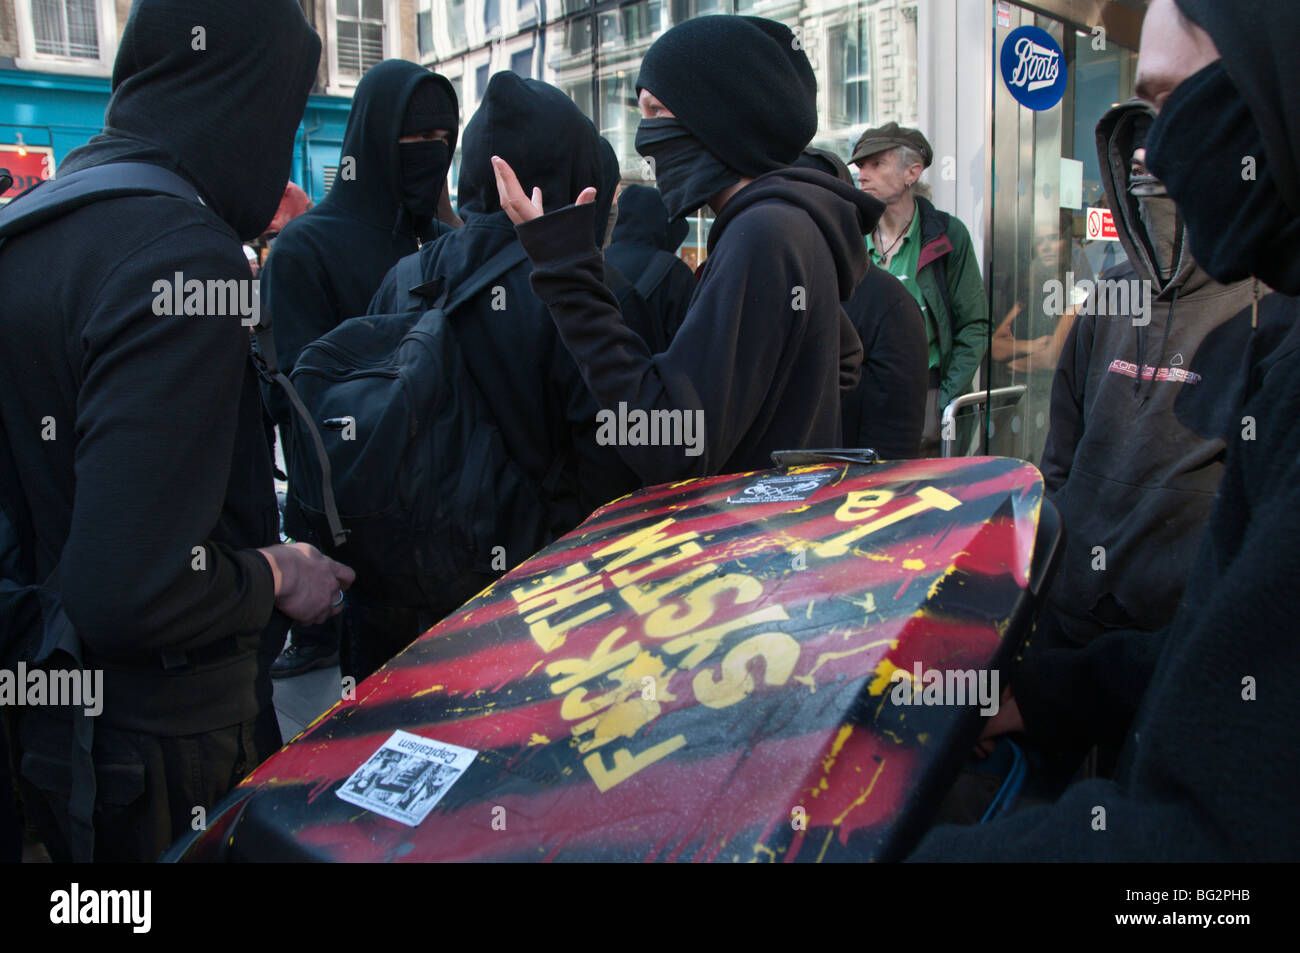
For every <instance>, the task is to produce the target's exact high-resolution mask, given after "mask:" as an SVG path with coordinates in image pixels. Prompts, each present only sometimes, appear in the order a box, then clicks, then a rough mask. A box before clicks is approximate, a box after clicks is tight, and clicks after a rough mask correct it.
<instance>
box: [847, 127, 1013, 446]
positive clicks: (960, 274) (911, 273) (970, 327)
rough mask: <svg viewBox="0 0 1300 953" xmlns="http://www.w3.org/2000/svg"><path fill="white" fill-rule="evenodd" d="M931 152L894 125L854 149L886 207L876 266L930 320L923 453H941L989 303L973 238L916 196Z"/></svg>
mask: <svg viewBox="0 0 1300 953" xmlns="http://www.w3.org/2000/svg"><path fill="white" fill-rule="evenodd" d="M933 159H934V151H933V150H932V149H931V148H930V143H929V142H927V141H926V138H925V136H923V135H921V133H920V132H918V131H917V130H915V129H908V128H905V127H902V126H899V125H898V123H895V122H891V123H888V124H887V125H884V126H881V127H880V128H878V129H868V130H867V131H866V132H864V133H863V134H862V136H861V137H860V138H859V139H858V141H857V144H856V145H854V147H853V157H852V162H853V163H854V164H855V165H856V166H857V167H858V184H859V185H860V186H861V187H862V189H863V191H865V192H868V193H870V194H871V195H874V196H875V197H876V198H878V199H880V201H882V202H884V203H885V213H884V214H883V215H882V216H881V217H880V221H879V222H878V223H877V224H876V227H875V229H874V230H873V231H872V232H871V233H870V234H869V235H868V236H867V248H868V250H869V251H870V252H871V261H872V262H873V263H874V264H877V265H879V266H880V267H882V268H884V269H885V270H887V271H888V272H889V273H890V274H892V275H894V277H896V278H898V279H899V280H900V281H902V282H903V285H904V286H905V287H906V288H907V290H908V291H909V292H911V294H912V297H914V298H915V299H916V303H917V304H918V305H920V307H921V311H922V313H923V314H924V315H925V327H926V335H927V337H928V339H929V367H930V380H929V391H928V395H927V401H926V408H925V430H924V432H923V435H922V439H921V454H922V456H937V455H938V454H939V437H940V434H939V415H940V413H941V412H942V410H943V407H944V406H945V405H946V404H947V403H948V402H949V401H950V400H952V399H953V398H954V397H957V396H959V395H961V394H963V393H965V391H966V390H967V388H969V387H970V383H971V379H972V378H973V377H974V376H975V369H976V368H977V367H979V362H980V359H981V358H983V357H984V350H985V348H986V347H988V335H989V329H988V300H987V298H986V297H985V294H984V283H983V281H982V280H981V279H980V272H979V265H978V263H977V262H976V261H975V250H974V248H973V247H972V245H971V240H970V233H969V232H967V231H966V226H965V225H963V224H962V223H961V221H960V220H959V219H957V218H956V217H955V216H952V215H949V214H948V213H947V212H940V211H939V210H938V209H936V208H935V207H934V205H932V204H931V203H930V202H929V201H928V200H927V199H924V198H922V197H921V196H919V195H916V194H915V188H916V183H917V180H918V179H920V177H921V173H922V172H924V171H925V170H926V169H927V168H929V166H930V163H931V162H932V161H933Z"/></svg>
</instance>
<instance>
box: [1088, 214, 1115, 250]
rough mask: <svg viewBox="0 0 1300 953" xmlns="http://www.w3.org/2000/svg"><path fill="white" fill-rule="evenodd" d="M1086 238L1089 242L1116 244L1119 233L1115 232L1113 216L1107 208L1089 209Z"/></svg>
mask: <svg viewBox="0 0 1300 953" xmlns="http://www.w3.org/2000/svg"><path fill="white" fill-rule="evenodd" d="M1087 213H1088V219H1087V221H1088V232H1087V238H1088V241H1090V242H1117V241H1119V232H1117V231H1115V216H1114V215H1112V214H1111V211H1110V209H1108V208H1093V207H1089V208H1088V210H1087Z"/></svg>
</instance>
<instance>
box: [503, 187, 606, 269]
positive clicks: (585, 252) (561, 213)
mask: <svg viewBox="0 0 1300 953" xmlns="http://www.w3.org/2000/svg"><path fill="white" fill-rule="evenodd" d="M595 216H596V206H595V203H593V202H588V203H587V204H586V205H566V206H565V207H564V208H562V209H557V210H556V211H554V212H547V213H546V214H545V215H539V216H537V218H535V219H533V220H532V221H531V222H524V223H523V224H522V225H516V226H515V233H516V234H517V235H518V236H519V242H520V244H521V245H523V246H524V251H526V252H527V253H528V257H529V258H530V259H531V260H532V262H533V264H534V265H541V264H549V263H551V262H559V261H564V260H566V259H569V258H586V257H589V256H591V255H596V254H599V250H598V249H597V248H596V237H595V236H596V218H595Z"/></svg>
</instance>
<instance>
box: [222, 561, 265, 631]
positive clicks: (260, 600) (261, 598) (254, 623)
mask: <svg viewBox="0 0 1300 953" xmlns="http://www.w3.org/2000/svg"><path fill="white" fill-rule="evenodd" d="M231 558H232V559H233V560H234V561H235V562H236V563H237V564H238V565H239V568H240V569H241V570H243V573H244V579H245V580H247V585H248V593H249V599H248V613H249V620H248V621H249V622H250V623H251V625H250V626H249V628H250V629H256V628H261V627H262V626H265V625H266V623H267V622H268V621H270V619H271V613H272V612H274V611H275V576H274V574H272V572H271V564H270V563H269V562H267V561H266V557H265V556H263V555H262V554H261V553H259V552H258V551H257V550H255V549H241V550H238V551H236V552H233V553H231Z"/></svg>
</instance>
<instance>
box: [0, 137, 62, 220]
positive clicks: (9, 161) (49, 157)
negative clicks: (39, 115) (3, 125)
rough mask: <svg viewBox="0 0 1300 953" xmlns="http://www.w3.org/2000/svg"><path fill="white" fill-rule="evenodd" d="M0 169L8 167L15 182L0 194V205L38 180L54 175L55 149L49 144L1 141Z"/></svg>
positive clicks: (15, 196)
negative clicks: (23, 143) (17, 143)
mask: <svg viewBox="0 0 1300 953" xmlns="http://www.w3.org/2000/svg"><path fill="white" fill-rule="evenodd" d="M0 169H8V170H9V174H10V175H12V176H13V177H14V181H13V184H12V185H10V186H9V188H8V189H6V190H5V191H4V194H2V195H0V205H5V204H7V203H8V202H9V200H10V199H12V198H17V197H18V196H19V195H21V194H22V193H24V192H26V191H27V190H28V189H30V188H31V187H32V186H33V185H36V184H37V183H38V182H43V181H44V180H45V179H48V178H50V177H51V176H52V175H54V150H53V149H51V148H50V147H49V146H23V145H14V144H12V143H7V142H0Z"/></svg>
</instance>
